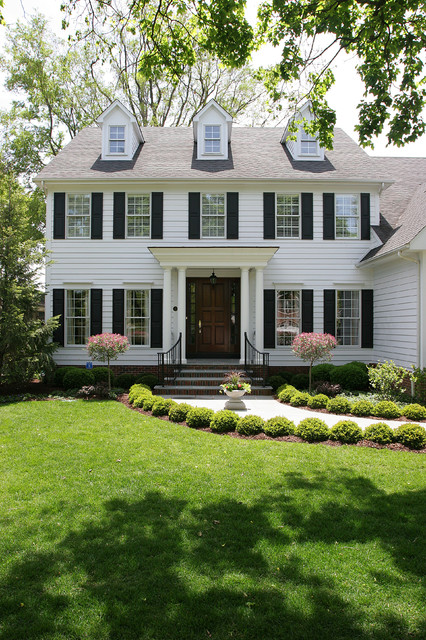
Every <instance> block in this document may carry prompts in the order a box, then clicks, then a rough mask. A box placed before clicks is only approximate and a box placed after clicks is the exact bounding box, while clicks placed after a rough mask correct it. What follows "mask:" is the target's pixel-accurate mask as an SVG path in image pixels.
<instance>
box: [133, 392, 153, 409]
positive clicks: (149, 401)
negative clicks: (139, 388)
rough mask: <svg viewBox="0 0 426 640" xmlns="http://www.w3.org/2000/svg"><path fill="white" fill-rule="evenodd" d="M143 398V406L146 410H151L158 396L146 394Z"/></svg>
mask: <svg viewBox="0 0 426 640" xmlns="http://www.w3.org/2000/svg"><path fill="white" fill-rule="evenodd" d="M141 399H142V408H143V410H144V411H151V410H152V405H153V404H154V402H156V400H157V396H153V395H152V394H151V395H149V396H148V395H146V396H141ZM133 406H135V404H134V403H133Z"/></svg>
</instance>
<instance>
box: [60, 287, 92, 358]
mask: <svg viewBox="0 0 426 640" xmlns="http://www.w3.org/2000/svg"><path fill="white" fill-rule="evenodd" d="M66 293H67V295H66V312H65V313H66V328H67V331H66V335H67V344H69V345H84V344H86V343H87V340H88V338H89V334H90V304H89V296H90V294H89V290H88V289H69V290H68V291H67V292H66Z"/></svg>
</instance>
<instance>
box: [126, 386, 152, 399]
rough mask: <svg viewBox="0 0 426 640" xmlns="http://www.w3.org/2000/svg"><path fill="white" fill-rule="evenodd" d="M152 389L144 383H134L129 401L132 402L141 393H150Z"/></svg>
mask: <svg viewBox="0 0 426 640" xmlns="http://www.w3.org/2000/svg"><path fill="white" fill-rule="evenodd" d="M150 393H151V389H149V388H148V387H146V386H145V385H142V384H133V385H132V386H131V387H130V389H129V402H130V404H132V403H133V402H134V400H135V398H136V397H137V396H139V395H147V394H148V395H149V394H150Z"/></svg>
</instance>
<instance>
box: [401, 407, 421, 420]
mask: <svg viewBox="0 0 426 640" xmlns="http://www.w3.org/2000/svg"><path fill="white" fill-rule="evenodd" d="M402 415H403V416H405V417H406V418H408V419H409V420H425V419H426V407H423V406H422V405H421V404H407V406H406V407H404V409H403V412H402Z"/></svg>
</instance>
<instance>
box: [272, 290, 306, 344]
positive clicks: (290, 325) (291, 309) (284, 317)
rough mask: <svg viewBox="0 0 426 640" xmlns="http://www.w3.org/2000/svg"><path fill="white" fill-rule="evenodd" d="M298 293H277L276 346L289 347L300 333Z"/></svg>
mask: <svg viewBox="0 0 426 640" xmlns="http://www.w3.org/2000/svg"><path fill="white" fill-rule="evenodd" d="M300 297H301V296H300V291H277V304H276V309H277V321H276V328H277V346H289V345H291V343H292V342H293V338H294V337H295V336H296V335H297V334H298V333H299V332H300Z"/></svg>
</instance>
